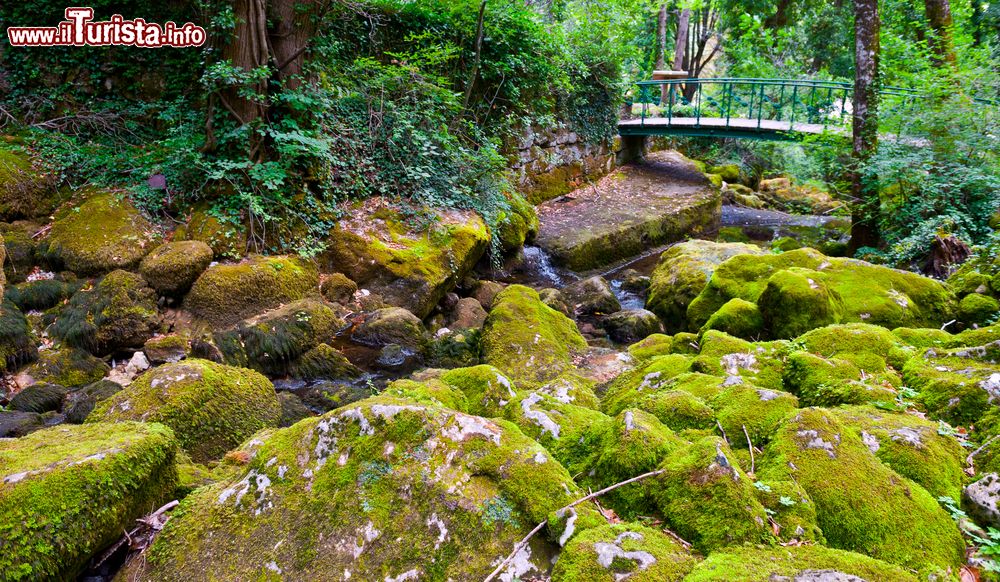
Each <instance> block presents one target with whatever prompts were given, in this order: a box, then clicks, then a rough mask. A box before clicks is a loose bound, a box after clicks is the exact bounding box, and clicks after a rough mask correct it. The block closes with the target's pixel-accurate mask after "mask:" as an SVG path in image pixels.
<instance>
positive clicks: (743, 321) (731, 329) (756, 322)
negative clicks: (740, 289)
mask: <svg viewBox="0 0 1000 582" xmlns="http://www.w3.org/2000/svg"><path fill="white" fill-rule="evenodd" d="M701 329H702V331H707V330H710V329H714V330H718V331H721V332H724V333H727V334H729V335H732V336H735V337H740V338H744V339H757V338H759V337H760V336H761V334H762V333H763V331H764V317H763V316H762V315H761V312H760V309H758V308H757V304H755V303H750V302H749V301H744V300H743V299H740V298H735V299H730V300H729V301H727V302H726V304H725V305H723V306H722V307H720V308H719V310H718V311H716V312H715V313H713V314H712V317H710V318H708V321H707V322H705V325H704V326H702V328H701Z"/></svg>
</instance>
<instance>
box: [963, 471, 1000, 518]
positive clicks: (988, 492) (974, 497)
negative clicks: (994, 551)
mask: <svg viewBox="0 0 1000 582" xmlns="http://www.w3.org/2000/svg"><path fill="white" fill-rule="evenodd" d="M998 500H1000V475H997V474H996V473H987V474H986V475H984V476H983V478H982V479H980V480H978V481H976V482H975V483H972V484H971V485H969V486H967V487H966V488H965V490H964V491H962V508H963V509H964V510H965V511H966V512H968V514H969V515H970V516H971V517H972V519H974V520H975V521H976V523H978V524H979V525H981V526H983V527H989V526H992V527H1000V509H997V501H998Z"/></svg>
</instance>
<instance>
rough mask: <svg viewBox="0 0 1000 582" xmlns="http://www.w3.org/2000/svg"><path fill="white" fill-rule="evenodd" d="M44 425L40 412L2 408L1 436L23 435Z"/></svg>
mask: <svg viewBox="0 0 1000 582" xmlns="http://www.w3.org/2000/svg"><path fill="white" fill-rule="evenodd" d="M43 426H44V425H43V424H42V416H41V415H40V414H36V413H34V412H21V411H19V410H0V438H14V437H22V436H24V435H26V434H28V433H30V432H33V431H36V430H38V429H40V428H42V427H43Z"/></svg>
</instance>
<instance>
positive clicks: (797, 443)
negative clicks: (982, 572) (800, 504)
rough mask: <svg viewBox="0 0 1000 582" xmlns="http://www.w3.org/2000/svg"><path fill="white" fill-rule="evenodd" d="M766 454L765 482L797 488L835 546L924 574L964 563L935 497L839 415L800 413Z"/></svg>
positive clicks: (959, 543)
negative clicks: (881, 455) (810, 503)
mask: <svg viewBox="0 0 1000 582" xmlns="http://www.w3.org/2000/svg"><path fill="white" fill-rule="evenodd" d="M765 452H766V456H765V458H764V459H762V460H761V461H760V466H762V469H761V470H760V475H761V478H762V479H764V480H779V481H787V480H794V481H796V482H797V483H799V484H800V485H801V486H802V488H803V489H805V491H806V492H807V493H808V494H809V497H810V498H812V500H813V502H814V503H815V504H816V515H817V519H818V523H819V526H820V527H821V528H822V530H823V535H824V536H825V537H826V540H827V542H828V543H829V545H830V546H832V547H836V548H840V549H845V550H852V551H858V552H862V553H864V554H867V555H869V556H872V557H874V558H878V559H881V560H885V561H886V562H889V563H892V564H897V565H900V566H905V567H907V568H914V569H916V570H918V571H921V572H924V573H931V572H940V571H946V570H948V569H954V568H957V567H958V565H959V564H961V563H962V562H963V559H964V543H963V541H962V536H961V534H960V533H959V531H958V528H957V527H956V526H955V523H954V522H953V521H952V519H951V517H950V516H949V515H948V514H947V513H946V512H945V511H944V510H943V509H942V508H941V507H940V506H938V504H937V502H936V501H935V499H934V497H933V496H931V495H930V494H929V493H928V492H927V491H926V490H925V489H924V488H923V487H921V486H920V485H918V484H916V483H914V482H912V481H910V480H909V479H906V478H905V477H902V476H900V475H899V474H898V473H896V472H894V471H893V470H892V469H890V468H889V467H887V466H885V465H884V464H882V463H881V462H880V461H879V460H878V459H877V458H876V457H875V455H874V454H873V453H872V452H871V450H869V448H868V447H867V446H866V445H865V443H864V442H863V440H862V438H861V436H859V435H858V434H856V433H855V432H854V431H853V430H851V429H849V428H847V427H845V426H844V425H843V424H842V423H841V422H840V421H839V420H838V419H837V417H836V415H835V414H833V413H831V412H827V411H824V410H822V409H816V408H809V409H804V410H802V411H800V412H798V413H797V414H796V415H795V416H794V417H792V418H791V419H790V420H789V421H788V422H787V423H785V425H784V426H783V427H782V428H781V429H780V430H779V431H778V434H777V435H776V436H775V438H774V439H773V440H772V442H771V444H770V446H768V447H767V449H766V451H765Z"/></svg>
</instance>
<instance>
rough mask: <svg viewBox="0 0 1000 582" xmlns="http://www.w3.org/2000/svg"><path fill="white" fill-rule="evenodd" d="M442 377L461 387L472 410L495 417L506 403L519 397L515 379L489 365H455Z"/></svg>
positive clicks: (470, 410)
mask: <svg viewBox="0 0 1000 582" xmlns="http://www.w3.org/2000/svg"><path fill="white" fill-rule="evenodd" d="M441 381H442V382H444V383H446V384H448V385H449V386H453V387H455V388H457V389H459V390H461V391H462V392H463V393H464V394H465V398H466V400H467V402H468V406H469V413H470V414H475V415H478V416H486V417H495V416H500V415H501V414H502V413H503V407H504V406H506V405H507V403H508V402H510V401H511V400H513V399H514V398H516V397H517V389H516V387H515V386H514V382H513V381H511V379H510V378H508V377H506V376H504V375H503V373H502V372H501V371H500V370H498V369H496V368H494V367H493V366H488V365H485V364H483V365H479V366H472V367H469V368H456V369H454V370H448V371H446V372H444V373H443V374H441Z"/></svg>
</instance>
